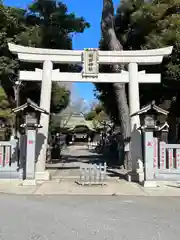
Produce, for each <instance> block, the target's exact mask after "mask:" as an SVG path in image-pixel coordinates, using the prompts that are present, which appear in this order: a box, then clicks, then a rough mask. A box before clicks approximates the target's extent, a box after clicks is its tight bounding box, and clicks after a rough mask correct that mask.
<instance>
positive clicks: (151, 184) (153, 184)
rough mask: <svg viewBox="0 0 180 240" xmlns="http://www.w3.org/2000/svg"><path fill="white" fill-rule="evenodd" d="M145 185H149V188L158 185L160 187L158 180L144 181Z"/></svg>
mask: <svg viewBox="0 0 180 240" xmlns="http://www.w3.org/2000/svg"><path fill="white" fill-rule="evenodd" d="M143 186H144V187H147V188H148V187H149V188H157V187H158V185H157V182H156V181H144V183H143Z"/></svg>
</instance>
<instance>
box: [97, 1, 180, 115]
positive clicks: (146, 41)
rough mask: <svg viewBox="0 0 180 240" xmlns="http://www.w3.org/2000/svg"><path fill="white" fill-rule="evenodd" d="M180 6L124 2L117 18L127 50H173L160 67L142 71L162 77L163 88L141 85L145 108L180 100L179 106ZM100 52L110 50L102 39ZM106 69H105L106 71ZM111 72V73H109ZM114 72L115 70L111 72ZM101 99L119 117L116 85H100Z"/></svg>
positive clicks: (115, 22) (157, 2) (157, 85)
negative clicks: (154, 104)
mask: <svg viewBox="0 0 180 240" xmlns="http://www.w3.org/2000/svg"><path fill="white" fill-rule="evenodd" d="M179 23H180V5H179V1H178V0H161V1H157V0H154V1H143V0H130V1H125V0H124V1H121V2H120V4H119V7H118V9H117V13H116V16H115V18H114V27H115V31H116V36H117V37H118V39H119V41H120V43H121V44H122V46H123V49H124V50H140V49H156V48H162V47H166V46H173V47H174V49H173V53H172V55H171V56H170V57H168V58H166V59H164V61H163V63H162V64H161V65H159V66H150V67H144V68H142V67H139V69H140V70H141V69H145V70H146V71H147V72H149V73H157V72H158V73H161V74H162V80H161V84H141V85H140V98H141V105H144V104H146V103H148V102H149V101H151V100H152V92H153V99H154V100H156V102H157V103H158V104H159V103H162V102H163V101H164V100H168V99H169V100H171V99H172V98H174V97H176V101H178V104H177V105H179V99H180V97H179V91H180V82H179V79H180V24H179ZM100 48H101V49H102V50H108V46H107V45H106V42H105V41H104V40H103V39H101V42H100ZM104 70H105V69H104V68H103V71H104ZM106 71H107V70H106ZM108 71H111V68H109V69H108ZM96 88H97V95H98V96H99V99H100V100H101V101H103V103H104V105H105V107H106V109H107V112H110V114H111V115H112V117H113V118H114V119H118V116H117V103H116V98H115V96H114V95H113V94H112V92H113V88H112V84H110V83H109V84H99V83H98V84H96Z"/></svg>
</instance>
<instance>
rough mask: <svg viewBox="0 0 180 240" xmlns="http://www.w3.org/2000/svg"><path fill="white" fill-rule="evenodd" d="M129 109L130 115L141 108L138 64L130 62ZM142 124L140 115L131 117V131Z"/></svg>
mask: <svg viewBox="0 0 180 240" xmlns="http://www.w3.org/2000/svg"><path fill="white" fill-rule="evenodd" d="M128 70H129V111H130V115H131V114H133V113H135V112H137V111H139V110H140V99H139V82H138V64H137V63H129V65H128ZM135 126H136V127H139V126H140V121H139V116H134V117H131V131H133V129H134V127H135Z"/></svg>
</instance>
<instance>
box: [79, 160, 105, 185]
mask: <svg viewBox="0 0 180 240" xmlns="http://www.w3.org/2000/svg"><path fill="white" fill-rule="evenodd" d="M106 173H107V164H106V163H104V164H87V165H81V166H80V182H79V184H81V185H105V184H106V182H105V181H106Z"/></svg>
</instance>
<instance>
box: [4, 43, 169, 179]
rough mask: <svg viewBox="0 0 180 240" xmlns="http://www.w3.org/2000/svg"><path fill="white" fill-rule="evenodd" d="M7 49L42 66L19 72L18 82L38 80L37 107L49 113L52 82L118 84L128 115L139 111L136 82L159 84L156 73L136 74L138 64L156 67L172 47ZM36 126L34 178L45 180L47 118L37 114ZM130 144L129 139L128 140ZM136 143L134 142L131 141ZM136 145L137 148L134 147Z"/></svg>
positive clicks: (137, 155)
mask: <svg viewBox="0 0 180 240" xmlns="http://www.w3.org/2000/svg"><path fill="white" fill-rule="evenodd" d="M8 45H9V50H10V51H11V52H12V53H14V54H17V55H18V59H19V60H20V61H23V62H33V63H43V69H42V70H41V69H35V71H20V74H19V80H20V81H42V85H41V97H40V107H41V108H43V109H45V110H46V111H47V112H49V111H50V102H51V88H52V81H56V82H59V81H63V82H102V83H103V82H104V83H107V82H108V83H110V82H120V83H129V93H128V94H129V108H130V115H132V114H133V113H135V112H137V111H139V110H140V100H139V83H160V81H161V75H160V74H146V73H145V71H140V72H138V65H154V64H160V63H161V62H162V60H163V57H166V56H168V55H170V54H171V52H172V48H173V47H166V48H161V49H154V50H137V51H99V50H98V49H85V50H84V51H76V50H56V49H41V48H32V47H24V46H20V45H15V44H12V43H9V44H8ZM53 63H61V64H63V63H68V64H82V66H83V70H82V72H81V73H70V72H60V71H59V69H55V70H53ZM121 63H122V64H124V65H125V64H127V65H128V71H121V73H108V74H107V73H99V64H121ZM40 124H41V125H42V126H43V127H42V128H41V129H40V130H39V132H40V133H41V134H43V136H44V138H45V140H44V143H43V145H42V148H41V151H40V154H39V157H38V162H37V164H36V179H42V180H43V179H48V178H49V174H48V172H46V171H45V160H46V150H47V138H48V129H49V115H45V114H41V119H40ZM139 125H140V120H139V116H134V117H132V118H131V130H132V131H134V128H136V129H137V128H138V127H139ZM132 141H133V138H132ZM135 141H136V142H138V141H137V139H136V140H135ZM137 146H138V147H137ZM140 146H141V143H140V140H139V143H137V144H136V147H135V148H136V149H137V148H138V149H139V151H138V153H135V152H137V151H135V152H134V154H133V170H134V171H135V170H136V161H137V160H138V159H139V158H141V156H140V155H141V154H140V152H141V151H140V149H141V147H140Z"/></svg>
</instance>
